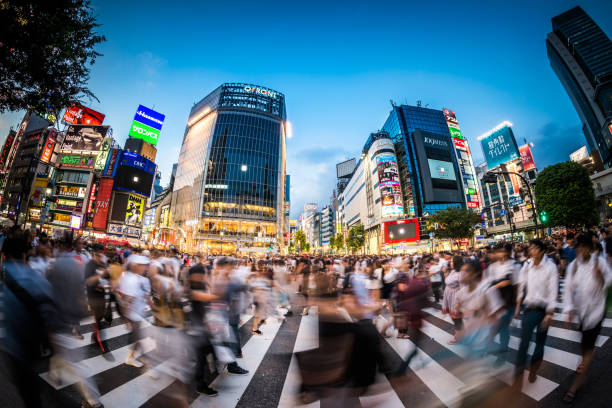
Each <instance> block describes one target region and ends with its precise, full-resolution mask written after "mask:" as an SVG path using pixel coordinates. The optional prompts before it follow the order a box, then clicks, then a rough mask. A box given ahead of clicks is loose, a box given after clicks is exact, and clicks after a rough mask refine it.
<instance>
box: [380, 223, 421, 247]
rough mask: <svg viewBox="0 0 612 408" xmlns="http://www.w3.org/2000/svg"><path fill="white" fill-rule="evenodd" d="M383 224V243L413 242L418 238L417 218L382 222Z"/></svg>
mask: <svg viewBox="0 0 612 408" xmlns="http://www.w3.org/2000/svg"><path fill="white" fill-rule="evenodd" d="M384 226H385V234H384V242H385V244H395V243H397V242H415V241H418V240H419V239H420V236H419V219H418V218H410V219H407V220H398V221H388V222H385V223H384Z"/></svg>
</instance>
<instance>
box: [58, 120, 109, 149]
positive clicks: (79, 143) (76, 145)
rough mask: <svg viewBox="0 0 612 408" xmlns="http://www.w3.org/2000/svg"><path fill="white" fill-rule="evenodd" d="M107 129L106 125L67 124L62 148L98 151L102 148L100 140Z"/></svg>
mask: <svg viewBox="0 0 612 408" xmlns="http://www.w3.org/2000/svg"><path fill="white" fill-rule="evenodd" d="M108 129H109V127H108V126H92V125H79V126H76V125H71V126H68V129H67V130H66V136H65V137H64V143H63V144H62V150H64V151H65V150H73V151H74V150H86V151H93V152H97V151H100V150H101V149H102V140H103V139H104V138H105V137H106V135H107V133H108Z"/></svg>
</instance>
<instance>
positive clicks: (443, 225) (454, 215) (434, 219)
mask: <svg viewBox="0 0 612 408" xmlns="http://www.w3.org/2000/svg"><path fill="white" fill-rule="evenodd" d="M429 220H430V222H431V223H432V224H438V228H437V229H434V230H433V233H434V236H435V237H436V238H439V239H451V240H453V241H455V240H457V239H460V238H472V237H473V236H474V229H475V227H476V225H478V224H479V223H480V216H479V215H478V214H476V213H474V212H472V211H470V210H468V209H467V208H460V207H448V208H446V209H444V210H441V211H438V212H437V213H436V214H434V215H432V216H431V217H430V218H429Z"/></svg>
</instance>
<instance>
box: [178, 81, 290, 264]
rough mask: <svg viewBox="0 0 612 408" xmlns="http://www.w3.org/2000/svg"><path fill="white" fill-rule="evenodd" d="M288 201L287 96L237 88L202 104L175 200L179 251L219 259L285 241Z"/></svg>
mask: <svg viewBox="0 0 612 408" xmlns="http://www.w3.org/2000/svg"><path fill="white" fill-rule="evenodd" d="M284 195H285V104H284V96H283V95H282V94H281V93H278V92H276V91H273V90H270V89H268V88H263V87H260V86H256V85H250V84H235V83H232V84H224V85H222V86H220V87H219V88H217V89H216V90H215V91H213V92H212V93H211V94H210V95H208V96H207V97H206V98H204V99H203V100H202V101H201V102H199V103H197V104H196V105H195V106H194V107H193V109H192V111H191V115H190V117H189V120H188V124H187V130H186V132H185V138H184V140H183V146H182V147H181V153H180V156H179V161H178V167H177V173H176V181H175V185H174V190H173V196H172V204H171V219H172V225H173V226H174V227H175V228H177V229H178V230H179V235H178V238H179V241H180V242H179V244H181V245H182V246H183V247H184V248H185V249H187V250H189V249H197V250H201V251H203V250H208V251H209V252H211V253H214V252H216V253H221V252H227V251H230V252H234V251H237V250H239V246H243V247H248V246H253V247H257V246H262V245H266V246H267V245H271V244H274V243H276V242H279V240H278V238H279V237H280V234H281V233H282V229H283V228H282V225H283V214H284V212H283V204H284ZM243 249H244V248H243Z"/></svg>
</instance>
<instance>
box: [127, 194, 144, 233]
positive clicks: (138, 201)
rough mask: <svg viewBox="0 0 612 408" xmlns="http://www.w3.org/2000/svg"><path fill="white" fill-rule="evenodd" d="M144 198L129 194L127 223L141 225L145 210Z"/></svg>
mask: <svg viewBox="0 0 612 408" xmlns="http://www.w3.org/2000/svg"><path fill="white" fill-rule="evenodd" d="M144 201H145V200H144V198H141V197H138V196H135V195H133V194H130V195H129V196H128V203H127V210H126V212H125V224H126V225H134V226H137V225H141V224H142V213H143V211H144Z"/></svg>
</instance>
